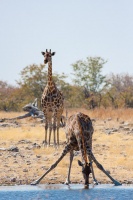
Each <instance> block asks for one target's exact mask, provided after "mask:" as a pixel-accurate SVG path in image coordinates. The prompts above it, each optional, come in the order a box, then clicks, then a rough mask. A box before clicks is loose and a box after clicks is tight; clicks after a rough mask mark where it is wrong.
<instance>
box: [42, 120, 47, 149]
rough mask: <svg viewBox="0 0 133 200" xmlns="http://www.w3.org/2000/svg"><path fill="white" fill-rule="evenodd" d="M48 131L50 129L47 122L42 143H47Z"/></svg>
mask: <svg viewBox="0 0 133 200" xmlns="http://www.w3.org/2000/svg"><path fill="white" fill-rule="evenodd" d="M47 131H48V124H47V122H46V123H45V140H44V141H43V142H42V144H43V145H44V146H45V145H47Z"/></svg>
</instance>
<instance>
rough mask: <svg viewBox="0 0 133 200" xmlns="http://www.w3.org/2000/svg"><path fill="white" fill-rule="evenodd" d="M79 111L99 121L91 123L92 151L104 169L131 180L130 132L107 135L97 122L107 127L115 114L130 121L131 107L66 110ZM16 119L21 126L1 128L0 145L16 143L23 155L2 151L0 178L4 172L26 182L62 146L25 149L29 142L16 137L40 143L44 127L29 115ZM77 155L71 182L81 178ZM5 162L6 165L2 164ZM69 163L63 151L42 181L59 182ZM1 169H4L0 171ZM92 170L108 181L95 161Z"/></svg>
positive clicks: (132, 117)
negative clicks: (11, 154)
mask: <svg viewBox="0 0 133 200" xmlns="http://www.w3.org/2000/svg"><path fill="white" fill-rule="evenodd" d="M79 111H80V112H84V113H85V114H88V115H89V116H90V117H91V118H97V119H98V124H97V123H96V124H94V129H95V132H94V135H93V153H94V155H95V157H96V158H97V160H98V161H99V162H100V163H102V165H103V166H104V167H105V169H107V170H109V171H110V172H111V175H112V176H114V178H116V179H118V180H120V181H121V182H124V180H127V181H128V180H131V178H133V165H132V163H133V145H132V144H133V135H131V134H128V135H127V134H123V133H114V134H111V135H107V134H105V133H102V132H101V129H99V127H101V126H99V124H102V126H106V127H110V126H114V127H115V126H117V123H118V120H117V118H119V120H120V121H122V120H125V121H128V122H132V121H133V110H132V109H121V110H113V109H108V110H105V109H100V110H98V109H96V110H94V111H90V110H84V109H77V110H76V109H71V110H69V111H68V113H69V115H71V114H73V113H75V112H79ZM20 114H23V113H5V112H0V118H6V117H7V118H12V117H16V116H18V115H20ZM107 118H112V119H113V120H112V121H109V122H107V123H105V124H104V123H103V120H105V119H107ZM17 121H18V123H20V124H21V127H18V128H9V127H7V128H0V146H1V147H9V146H12V145H16V146H18V147H19V149H20V152H21V154H22V155H23V156H24V157H21V156H20V157H19V156H17V158H13V157H12V156H9V153H8V152H4V153H3V154H2V155H3V157H2V158H1V159H2V163H1V165H0V173H1V174H2V176H1V180H3V181H4V180H5V179H7V176H6V175H7V174H8V176H9V177H12V176H13V177H17V178H18V179H21V180H24V181H25V180H26V181H27V182H28V183H29V182H30V181H32V179H36V177H38V176H40V175H42V174H43V172H44V171H46V169H47V168H49V167H50V165H51V164H52V163H53V162H54V161H56V160H57V158H58V157H59V155H60V153H61V152H62V150H63V147H62V146H60V148H59V149H54V148H53V147H49V148H40V149H32V150H26V148H27V147H28V148H29V147H30V145H31V144H21V145H20V144H19V145H18V141H20V140H24V139H26V140H29V141H31V142H32V143H38V144H40V145H41V143H42V141H43V140H44V127H43V126H40V124H39V123H36V121H35V120H32V119H31V118H30V119H23V120H17ZM31 125H32V126H31ZM60 141H61V142H64V141H65V133H64V130H63V129H60ZM0 153H1V152H0ZM8 156H9V157H8ZM38 156H40V158H38ZM78 159H80V160H81V158H80V157H79V156H76V157H75V158H74V161H73V167H72V181H73V182H74V181H77V182H80V180H82V179H83V178H82V174H81V168H80V167H79V166H78V164H77V160H78ZM16 161H17V162H16ZM29 161H30V162H31V163H30V165H27V162H29ZM5 165H7V166H8V167H7V168H5V167H4V166H5ZM68 165H69V155H66V157H65V158H64V159H63V160H62V161H61V162H60V163H59V165H58V167H57V168H56V169H55V170H53V172H51V173H50V174H49V175H48V176H47V177H46V178H45V179H44V180H43V181H42V182H44V183H47V182H54V183H56V182H57V183H58V182H63V181H65V178H66V174H67V168H68ZM3 169H4V170H5V171H3ZM22 169H27V170H28V171H27V173H25V172H23V170H22ZM94 170H95V173H96V177H97V179H98V180H100V181H101V182H104V183H106V182H109V179H108V178H107V177H106V176H105V175H104V174H103V173H101V172H100V171H99V170H98V169H97V168H96V166H95V165H94ZM5 177H6V178H5ZM51 177H56V178H57V180H54V181H53V180H50V178H51ZM1 182H2V181H1ZM22 183H25V182H22ZM8 184H9V182H8Z"/></svg>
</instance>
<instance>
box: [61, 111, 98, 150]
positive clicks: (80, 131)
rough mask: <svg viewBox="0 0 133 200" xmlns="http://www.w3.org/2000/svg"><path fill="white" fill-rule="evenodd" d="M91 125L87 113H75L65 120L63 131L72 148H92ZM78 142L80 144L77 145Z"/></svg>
mask: <svg viewBox="0 0 133 200" xmlns="http://www.w3.org/2000/svg"><path fill="white" fill-rule="evenodd" d="M93 131H94V130H93V126H92V122H91V119H90V117H89V116H88V115H85V114H83V113H80V112H79V113H76V114H74V115H72V116H70V117H69V118H68V120H67V122H66V127H65V132H66V138H67V142H68V143H72V145H73V146H74V148H73V149H74V150H80V148H87V147H89V148H90V149H92V135H93ZM79 143H80V144H81V146H80V147H79Z"/></svg>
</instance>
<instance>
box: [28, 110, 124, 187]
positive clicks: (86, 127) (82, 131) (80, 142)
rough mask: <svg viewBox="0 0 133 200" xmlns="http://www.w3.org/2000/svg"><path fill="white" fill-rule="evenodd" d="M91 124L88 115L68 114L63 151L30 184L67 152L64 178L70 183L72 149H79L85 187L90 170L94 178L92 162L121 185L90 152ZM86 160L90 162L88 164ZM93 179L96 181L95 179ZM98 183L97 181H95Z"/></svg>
mask: <svg viewBox="0 0 133 200" xmlns="http://www.w3.org/2000/svg"><path fill="white" fill-rule="evenodd" d="M93 131H94V129H93V126H92V122H91V119H90V118H89V116H87V115H85V114H83V113H80V112H79V113H76V114H74V115H72V116H70V117H69V118H68V119H67V122H66V126H65V132H66V137H67V144H66V145H65V147H64V149H63V152H62V153H61V155H60V157H59V158H58V160H57V161H56V162H55V163H54V164H52V165H51V167H50V168H49V169H48V170H47V171H46V172H45V173H44V174H43V175H42V176H41V177H40V178H39V179H38V180H35V181H34V182H33V183H31V185H36V184H38V183H39V182H40V181H41V180H42V179H43V178H44V177H45V176H46V175H47V174H48V173H49V172H50V171H51V170H53V169H54V168H55V167H56V166H57V165H58V163H59V162H60V161H61V160H62V159H63V158H64V156H65V155H66V154H67V153H70V164H69V169H68V175H67V179H66V182H65V183H66V184H69V183H70V173H71V166H72V161H73V156H74V153H73V152H74V150H75V151H79V150H81V156H82V162H81V161H78V164H79V165H80V166H82V173H83V178H84V181H85V184H84V185H85V188H88V185H89V181H88V179H89V174H90V173H91V172H92V175H93V179H95V176H94V171H93V167H92V162H94V163H95V164H96V166H97V167H98V168H99V169H100V170H101V171H102V172H103V173H104V174H106V175H107V176H108V177H109V178H110V179H111V181H112V182H113V183H114V184H115V186H118V185H121V184H120V183H119V182H118V181H116V180H115V179H113V178H112V176H111V175H110V174H109V173H108V172H107V171H105V169H104V168H103V166H102V165H101V164H100V163H99V162H98V161H97V159H96V158H95V156H94V154H93V153H92V134H93ZM88 160H89V161H90V163H89V164H88ZM94 181H96V182H97V180H96V179H95V180H94ZM97 183H98V182H97Z"/></svg>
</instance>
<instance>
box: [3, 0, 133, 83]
mask: <svg viewBox="0 0 133 200" xmlns="http://www.w3.org/2000/svg"><path fill="white" fill-rule="evenodd" d="M46 49H51V50H52V51H55V52H56V54H55V56H54V57H53V72H56V73H59V74H60V73H62V72H64V73H65V74H67V75H68V79H69V80H71V73H72V72H73V71H72V66H71V65H72V64H73V63H75V62H76V61H78V60H86V58H87V57H89V56H91V57H95V56H100V57H102V58H103V59H104V60H107V63H106V64H105V65H104V67H103V70H102V74H103V75H106V74H110V73H114V74H119V73H128V74H130V75H133V62H132V61H133V1H132V0H110V1H109V0H108V1H107V0H93V1H92V0H64V1H62V0H23V1H22V0H0V81H7V82H8V83H9V84H12V85H14V86H15V85H16V80H19V79H20V78H21V76H20V72H21V71H22V70H23V68H24V67H26V66H28V65H32V64H37V65H40V64H43V60H44V59H43V56H42V55H41V51H45V50H46Z"/></svg>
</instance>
